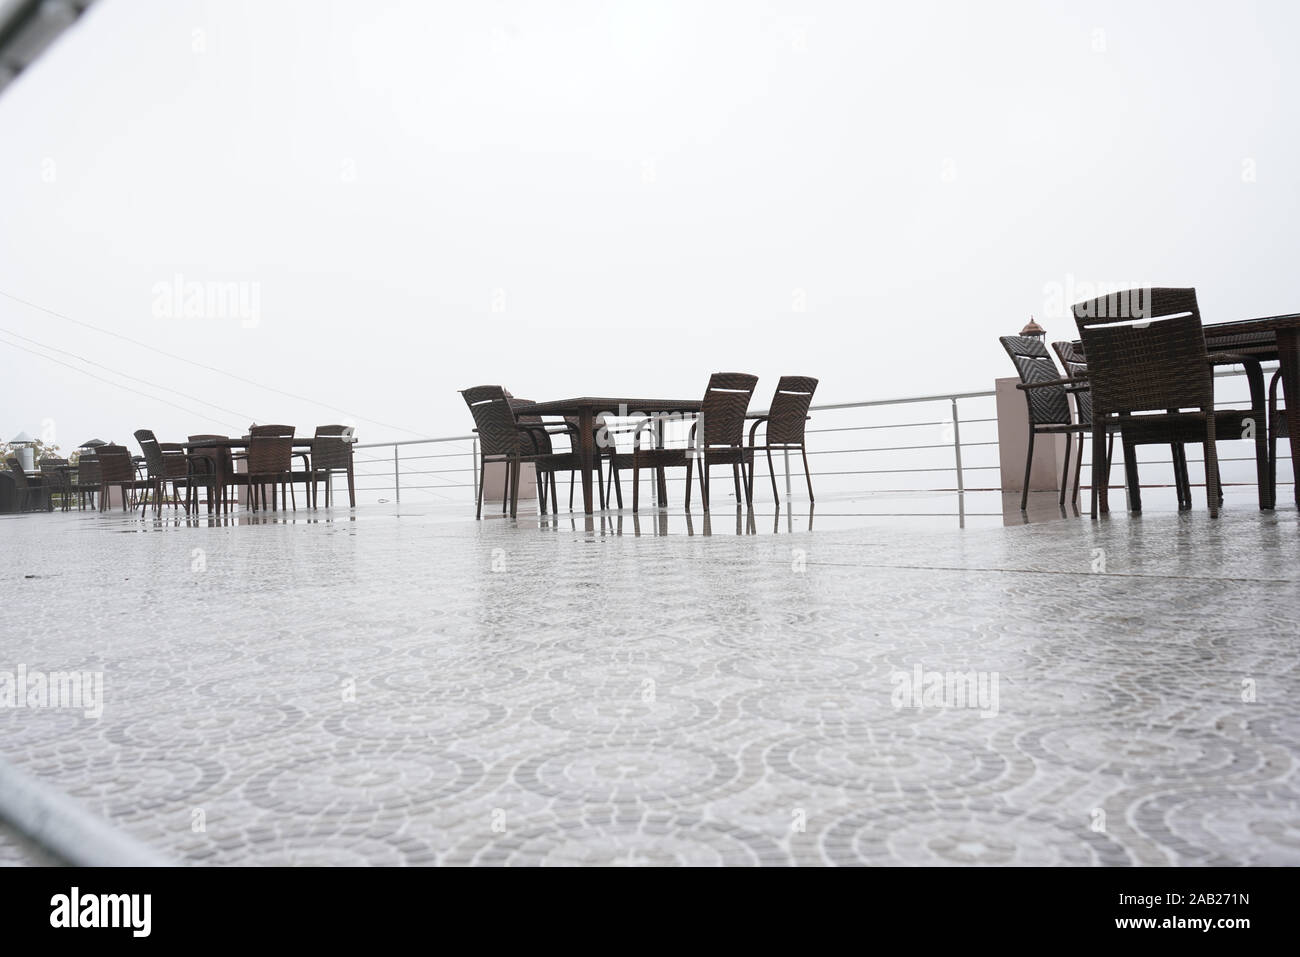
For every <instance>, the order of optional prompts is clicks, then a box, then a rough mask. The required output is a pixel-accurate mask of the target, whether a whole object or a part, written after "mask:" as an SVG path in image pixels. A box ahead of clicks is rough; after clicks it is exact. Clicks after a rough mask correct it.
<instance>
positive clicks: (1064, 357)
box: [1021, 341, 1192, 510]
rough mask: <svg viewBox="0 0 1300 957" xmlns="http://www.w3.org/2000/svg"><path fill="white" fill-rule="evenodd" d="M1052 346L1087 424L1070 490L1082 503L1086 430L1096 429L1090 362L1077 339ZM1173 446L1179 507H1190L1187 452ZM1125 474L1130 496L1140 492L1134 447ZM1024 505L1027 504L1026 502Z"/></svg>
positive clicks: (1109, 438)
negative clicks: (1080, 495)
mask: <svg viewBox="0 0 1300 957" xmlns="http://www.w3.org/2000/svg"><path fill="white" fill-rule="evenodd" d="M1052 349H1053V351H1054V352H1055V353H1056V355H1057V358H1059V359H1060V360H1061V366H1062V368H1064V369H1065V372H1066V378H1067V379H1069V380H1071V381H1070V382H1068V383H1066V384H1065V386H1063V388H1065V390H1066V391H1067V393H1068V394H1069V395H1071V396H1073V397H1074V415H1075V421H1076V423H1078V424H1079V425H1080V426H1082V427H1083V428H1082V429H1081V433H1080V435H1079V442H1078V450H1077V451H1076V453H1075V460H1074V488H1073V491H1072V492H1071V493H1070V501H1071V502H1072V503H1074V504H1076V505H1077V504H1078V501H1079V480H1080V478H1081V477H1082V475H1083V434H1082V433H1083V432H1091V431H1092V391H1091V390H1090V389H1089V388H1088V364H1087V362H1086V361H1085V360H1084V357H1083V350H1082V348H1080V347H1079V346H1078V345H1077V344H1076V343H1073V342H1065V341H1061V342H1053V343H1052ZM1115 432H1116V428H1115V426H1114V425H1113V424H1112V425H1110V426H1108V427H1107V435H1106V476H1107V478H1109V476H1110V462H1111V458H1112V452H1113V450H1114V446H1115ZM1069 441H1070V436H1068V435H1067V436H1066V455H1065V464H1064V466H1063V467H1062V469H1061V498H1060V504H1061V506H1062V507H1064V506H1065V488H1066V478H1067V474H1068V472H1069V468H1070V454H1069ZM1170 450H1171V453H1172V461H1173V464H1174V483H1175V487H1176V488H1177V493H1178V508H1179V509H1180V510H1182V509H1188V508H1191V507H1192V497H1191V486H1190V484H1189V483H1188V480H1187V457H1186V455H1185V454H1184V453H1183V446H1182V445H1180V444H1179V443H1176V442H1175V443H1171V445H1170ZM1124 475H1125V482H1126V488H1128V491H1129V496H1130V500H1131V497H1132V496H1133V495H1140V494H1141V493H1140V491H1139V490H1140V488H1141V486H1140V484H1139V480H1138V474H1137V458H1136V456H1135V455H1134V454H1133V451H1132V449H1131V448H1130V449H1129V450H1128V451H1127V452H1126V453H1125V458H1124ZM1021 508H1022V509H1023V508H1024V506H1023V505H1022V506H1021Z"/></svg>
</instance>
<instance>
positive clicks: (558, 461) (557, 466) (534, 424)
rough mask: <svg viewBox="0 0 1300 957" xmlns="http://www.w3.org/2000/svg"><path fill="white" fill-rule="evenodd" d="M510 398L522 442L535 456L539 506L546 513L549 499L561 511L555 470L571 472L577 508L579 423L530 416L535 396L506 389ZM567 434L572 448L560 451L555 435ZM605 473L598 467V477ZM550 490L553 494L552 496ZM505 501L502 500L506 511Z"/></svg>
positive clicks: (507, 397)
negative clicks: (553, 439) (522, 396)
mask: <svg viewBox="0 0 1300 957" xmlns="http://www.w3.org/2000/svg"><path fill="white" fill-rule="evenodd" d="M506 401H507V402H508V403H509V404H510V409H511V411H512V412H514V414H515V425H516V426H518V427H519V430H520V432H521V433H522V442H523V449H524V452H525V453H526V454H527V455H529V456H531V461H532V463H533V470H534V472H535V473H536V479H537V506H538V510H539V511H541V512H542V513H545V512H546V506H547V502H548V501H549V502H550V504H551V511H552V512H554V513H556V514H558V513H559V511H560V499H559V495H558V494H557V492H556V490H555V473H556V472H568V473H569V489H570V494H569V510H570V511H572V510H573V493H572V489H573V475H574V474H575V473H576V472H578V471H579V470H580V469H581V468H582V458H581V456H579V454H578V426H577V424H576V422H573V421H571V420H569V419H568V418H566V419H565V421H564V424H563V425H560V424H552V425H548V424H547V423H546V421H545V420H544V419H543V418H542V417H541V416H540V415H530V414H529V413H528V406H530V405H533V404H534V403H533V401H532V400H531V399H519V398H516V397H515V396H512V395H510V394H509V392H506ZM560 434H567V435H568V437H569V451H568V452H556V451H555V447H554V445H553V444H552V442H551V436H552V435H560ZM600 477H601V473H600V472H599V470H597V478H600ZM548 489H549V495H548ZM600 498H601V500H602V501H603V500H604V498H605V488H604V482H603V480H602V482H601V488H600ZM504 505H505V502H504V501H503V502H502V506H503V511H504Z"/></svg>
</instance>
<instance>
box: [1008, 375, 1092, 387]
mask: <svg viewBox="0 0 1300 957" xmlns="http://www.w3.org/2000/svg"><path fill="white" fill-rule="evenodd" d="M1078 381H1079V380H1078V379H1073V378H1070V377H1069V376H1066V377H1065V378H1063V379H1048V380H1046V381H1045V382H1017V383H1016V388H1017V389H1045V388H1047V387H1048V386H1049V385H1050V386H1062V385H1068V384H1069V383H1072V382H1078Z"/></svg>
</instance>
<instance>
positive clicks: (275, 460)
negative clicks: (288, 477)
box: [248, 435, 293, 475]
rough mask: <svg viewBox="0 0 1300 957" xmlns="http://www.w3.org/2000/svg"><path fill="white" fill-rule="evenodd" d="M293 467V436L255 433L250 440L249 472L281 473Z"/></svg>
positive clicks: (261, 473) (255, 473)
mask: <svg viewBox="0 0 1300 957" xmlns="http://www.w3.org/2000/svg"><path fill="white" fill-rule="evenodd" d="M292 468H293V438H292V437H291V436H287V435H254V436H252V437H251V438H250V439H249V440H248V474H249V475H279V474H281V473H282V472H288V471H291V470H292Z"/></svg>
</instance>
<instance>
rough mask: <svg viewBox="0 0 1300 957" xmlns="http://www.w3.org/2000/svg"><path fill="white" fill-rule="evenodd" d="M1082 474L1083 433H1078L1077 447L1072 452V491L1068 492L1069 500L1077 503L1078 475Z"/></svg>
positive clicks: (1075, 504)
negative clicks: (1076, 449)
mask: <svg viewBox="0 0 1300 957" xmlns="http://www.w3.org/2000/svg"><path fill="white" fill-rule="evenodd" d="M1082 474H1083V433H1082V432H1080V433H1079V448H1078V451H1076V452H1075V453H1074V491H1073V492H1071V493H1070V502H1071V503H1072V504H1073V505H1074V506H1075V507H1076V508H1077V507H1078V505H1079V476H1080V475H1082Z"/></svg>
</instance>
